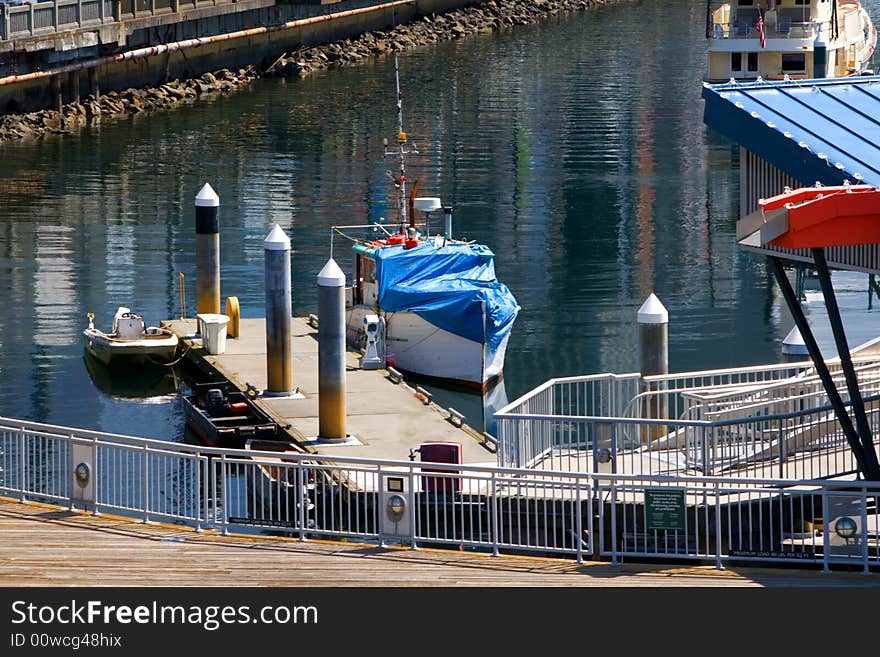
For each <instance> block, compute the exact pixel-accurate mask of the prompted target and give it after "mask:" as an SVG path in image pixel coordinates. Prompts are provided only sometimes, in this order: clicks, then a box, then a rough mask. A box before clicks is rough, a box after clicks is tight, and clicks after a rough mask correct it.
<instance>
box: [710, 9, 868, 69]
mask: <svg viewBox="0 0 880 657" xmlns="http://www.w3.org/2000/svg"><path fill="white" fill-rule="evenodd" d="M706 37H707V38H708V39H709V70H708V73H707V76H706V80H707V81H710V82H727V81H729V80H731V79H734V80H737V81H739V80H756V79H758V78H759V77H760V78H762V79H764V80H782V79H785V78H786V77H788V78H790V79H802V78H814V77H820V78H821V77H845V76H848V75H857V74H859V73H861V72H862V71H863V70H864V69H865V67H866V66H867V64H868V62H869V60H870V58H871V54H872V53H873V49H874V45H875V43H876V30H875V28H874V26H873V24H872V22H871V19H870V17H869V16H868V14H867V12H866V11H865V10H864V9H863V8H862V6H861V4H860V3H859V2H855V1H853V0H733V1H731V2H725V3H723V4H719V3H717V2H711V1H710V2H709V3H708V4H707V16H706Z"/></svg>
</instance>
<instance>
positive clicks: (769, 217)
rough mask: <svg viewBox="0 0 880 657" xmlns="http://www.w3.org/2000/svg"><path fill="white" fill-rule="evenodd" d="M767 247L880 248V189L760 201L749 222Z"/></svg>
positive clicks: (831, 190)
mask: <svg viewBox="0 0 880 657" xmlns="http://www.w3.org/2000/svg"><path fill="white" fill-rule="evenodd" d="M749 219H752V220H753V221H755V223H757V224H759V225H760V234H761V237H760V243H761V245H762V246H767V245H769V246H776V247H782V248H788V249H809V248H824V247H834V246H856V245H863V244H880V189H878V188H874V187H872V186H870V185H844V186H839V187H802V188H800V189H795V190H791V191H788V192H786V193H784V194H780V195H779V196H773V197H771V198H767V199H761V200H760V201H758V210H757V211H756V212H755V213H754V214H753V215H751V217H747V218H746V220H749Z"/></svg>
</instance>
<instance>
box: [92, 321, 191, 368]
mask: <svg viewBox="0 0 880 657" xmlns="http://www.w3.org/2000/svg"><path fill="white" fill-rule="evenodd" d="M83 343H84V346H85V350H86V352H87V353H89V354H90V355H92V356H94V357H95V358H97V359H98V360H99V361H101V362H102V363H104V364H105V365H111V364H115V363H117V362H142V363H168V362H170V361H171V360H173V359H174V355H175V353H176V352H177V343H178V339H177V336H175V335H173V334H171V333H157V334H154V335H146V336H144V337H143V338H141V339H137V340H118V339H116V338H114V337H112V336H111V335H107V334H106V333H102V332H100V331H97V330H94V329H86V330H85V331H83Z"/></svg>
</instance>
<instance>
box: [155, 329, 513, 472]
mask: <svg viewBox="0 0 880 657" xmlns="http://www.w3.org/2000/svg"><path fill="white" fill-rule="evenodd" d="M162 325H163V326H166V327H168V328H170V329H171V330H172V331H174V332H175V333H176V334H177V335H178V336H179V337H180V338H181V339H182V340H183V342H184V343H185V344H186V345H188V346H189V347H190V349H189V351H188V352H187V357H188V358H189V359H190V360H191V361H192V362H193V363H194V364H195V365H196V366H197V367H199V368H200V369H202V370H203V371H205V372H210V373H213V374H215V375H217V376H219V377H222V378H224V379H226V380H228V381H230V382H231V383H233V384H234V385H235V386H237V387H238V388H239V389H241V390H244V389H245V388H246V386H247V384H251V385H253V386H255V387H256V388H257V389H259V390H263V389H264V388H265V387H266V385H267V380H266V323H265V320H264V319H244V318H243V319H242V320H241V330H240V335H239V337H238V338H236V339H230V338H227V340H226V353H224V354H219V355H209V354H207V353H206V352H205V350H204V349H203V348H202V341H201V338H194V337H193V335H194V334H195V332H196V320H195V319H185V320H168V321H164V322H162ZM292 333H293V338H292V341H291V342H292V345H291V347H292V352H293V384H294V385H295V386H296V387H297V388H298V389H299V392H300V393H301V394H302V395H303V398H302V399H292V398H271V397H261V398H259V399H258V400H257V403H258V404H259V405H260V406H261V407H262V408H263V409H265V410H266V411H267V412H268V413H269V414H270V415H272V416H273V417H274V418H275V419H276V420H277V421H278V422H279V424H280V425H281V426H286V425H289V426H288V428H287V429H285V431H286V433H287V435H288V437H289V439H290V440H291V441H292V442H295V443H296V444H297V445H299V446H300V447H302V448H303V449H304V450H306V451H309V452H313V453H316V454H325V455H333V456H358V457H364V458H374V459H390V460H398V461H405V460H407V459H408V457H409V453H410V449H413V448H417V447H419V445H421V443H423V442H426V441H451V442H458V443H461V445H462V460H463V462H464V463H469V464H488V465H495V464H496V458H495V454H494V452H492V451H490V449H489V447H488V446H487V445H486V444H485V442H484V438H483V436H482V435H481V433H480V432H478V431H476V430H475V429H473V428H471V427H469V426H468V425H467V424H464V425H462V426H458V425H457V424H454V423H453V422H451V421H450V419H449V413H448V412H447V411H445V410H444V409H442V408H440V407H439V406H437V405H436V404H433V403H425V402H424V401H423V400H422V399H420V398H419V397H417V396H416V391H415V389H414V388H412V387H410V386H409V385H407V384H406V383H394V382H392V381H391V379H390V378H389V377H388V372H387V371H386V370H362V369H359V368H358V362H357V361H358V356H359V354H357V353H355V352H352V351H349V352H348V354H347V363H346V369H347V374H346V377H347V378H346V397H347V402H346V403H347V411H348V420H347V423H348V426H347V428H348V433H349V434H350V435H352V436H353V437H354V438H356V439H357V442H358V443H359V444H344V445H339V444H337V445H332V444H321V443H316V442H315V441H314V437H315V436H316V435H317V433H318V330H317V329H316V328H314V327H312V326H311V325H310V324H309V323H308V321H307V320H306V319H304V318H294V320H293V331H292Z"/></svg>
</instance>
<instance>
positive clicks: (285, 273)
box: [263, 224, 293, 395]
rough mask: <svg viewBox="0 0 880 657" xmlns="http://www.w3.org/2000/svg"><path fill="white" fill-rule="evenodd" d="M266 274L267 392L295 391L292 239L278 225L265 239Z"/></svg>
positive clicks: (282, 393) (271, 393)
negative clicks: (291, 279) (291, 276)
mask: <svg viewBox="0 0 880 657" xmlns="http://www.w3.org/2000/svg"><path fill="white" fill-rule="evenodd" d="M263 249H264V254H265V276H266V379H267V383H268V385H267V386H266V391H265V393H264V394H269V395H290V394H292V393H293V359H292V354H291V348H290V337H291V322H292V320H291V315H292V301H291V289H290V238H289V237H288V236H287V235H286V234H285V232H284V231H283V230H282V229H281V226H279V225H278V224H275V227H274V228H272V231H271V232H270V233H269V234H268V235H267V236H266V239H265V240H264V241H263Z"/></svg>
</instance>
